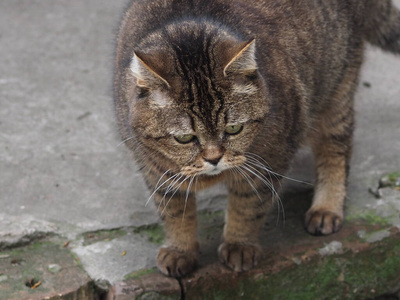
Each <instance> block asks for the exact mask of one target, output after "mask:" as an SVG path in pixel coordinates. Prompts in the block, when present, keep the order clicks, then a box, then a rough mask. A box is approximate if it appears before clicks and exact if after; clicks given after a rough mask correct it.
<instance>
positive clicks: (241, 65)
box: [224, 39, 258, 76]
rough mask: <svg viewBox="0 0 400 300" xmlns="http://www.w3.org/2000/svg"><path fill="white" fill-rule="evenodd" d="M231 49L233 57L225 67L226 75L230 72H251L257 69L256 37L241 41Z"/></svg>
mask: <svg viewBox="0 0 400 300" xmlns="http://www.w3.org/2000/svg"><path fill="white" fill-rule="evenodd" d="M230 50H231V52H232V54H231V57H232V58H231V60H230V61H229V62H228V63H227V65H226V66H225V68H224V76H228V75H229V74H250V73H253V72H255V71H257V68H258V67H257V62H256V40H255V39H253V40H251V41H250V42H245V43H241V44H239V45H237V46H236V47H233V48H231V49H230Z"/></svg>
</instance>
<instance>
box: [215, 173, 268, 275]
mask: <svg viewBox="0 0 400 300" xmlns="http://www.w3.org/2000/svg"><path fill="white" fill-rule="evenodd" d="M228 188H229V197H228V209H227V212H226V223H225V227H224V233H223V243H222V244H221V245H220V247H219V249H218V253H219V258H220V261H221V262H222V263H223V264H225V265H226V266H228V267H229V268H231V269H232V270H234V271H236V272H242V271H247V270H250V269H252V268H254V267H255V266H256V265H257V264H258V262H259V260H260V257H261V247H260V244H259V234H260V231H261V228H262V226H263V225H264V222H265V219H266V216H267V213H268V211H269V209H270V207H271V204H272V197H271V192H270V191H267V190H266V188H265V186H264V185H263V183H262V181H261V180H259V179H258V178H253V177H252V175H251V174H246V173H243V178H241V179H240V180H239V181H236V180H233V181H232V182H231V183H230V184H229V185H228Z"/></svg>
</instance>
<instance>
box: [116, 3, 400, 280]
mask: <svg viewBox="0 0 400 300" xmlns="http://www.w3.org/2000/svg"><path fill="white" fill-rule="evenodd" d="M364 41H369V42H370V43H372V44H375V45H378V46H380V47H382V48H383V49H384V50H387V51H391V52H393V53H400V13H399V11H398V10H397V9H396V8H394V7H393V6H392V3H391V1H390V0H382V1H381V0H379V1H368V0H329V1H315V0H280V1H269V0H255V1H245V0H229V1H228V0H193V1H187V0H153V1H146V0H135V1H131V2H130V4H129V6H128V8H127V10H126V12H125V15H124V18H123V20H122V24H121V28H120V32H119V35H118V40H117V49H116V60H115V75H114V100H115V107H116V116H117V121H118V125H119V129H120V133H121V136H122V139H123V141H124V142H125V144H126V145H127V146H128V147H129V148H130V149H131V150H132V151H133V153H134V156H135V158H136V160H137V163H138V165H139V166H140V168H141V170H142V173H143V176H144V178H145V181H146V184H147V185H148V187H149V190H150V191H151V192H152V195H151V197H150V198H151V199H154V201H155V204H156V207H157V209H158V212H159V214H160V217H161V219H162V220H163V222H164V224H165V232H166V243H165V245H164V246H163V247H162V248H161V249H160V252H159V255H158V267H159V269H160V270H161V272H162V273H164V274H166V275H170V276H174V277H181V276H184V275H186V274H188V273H190V272H191V271H193V270H194V268H195V267H196V265H197V263H198V251H199V243H198V240H197V233H196V231H197V217H196V202H195V192H196V191H197V190H200V189H202V188H206V187H208V186H210V185H213V184H215V183H218V182H225V183H226V184H227V186H228V190H229V196H228V197H229V199H228V200H229V201H228V203H229V204H228V208H227V214H226V224H225V228H224V232H223V243H222V244H221V246H220V248H219V255H220V259H221V261H222V262H223V263H225V264H226V265H227V266H228V267H230V268H231V269H233V270H235V271H245V270H248V269H250V268H252V267H254V266H255V265H256V264H257V262H258V261H259V259H260V254H261V249H260V247H259V241H258V234H259V231H260V228H261V227H262V225H263V224H264V221H265V218H266V215H267V212H268V211H269V209H270V207H271V206H272V205H273V204H274V202H276V201H279V196H278V192H279V191H278V188H279V181H280V180H281V179H282V177H283V174H284V173H285V172H286V170H287V169H288V168H289V166H290V163H291V161H292V159H293V156H294V154H295V153H296V151H297V150H298V149H299V147H301V146H302V145H304V144H305V143H309V144H310V145H311V146H312V149H313V151H314V154H315V157H316V159H315V161H316V173H317V182H316V188H315V196H314V199H313V203H312V206H311V208H310V209H309V211H308V212H307V213H306V216H305V227H306V229H307V230H308V231H309V232H310V233H311V234H315V235H320V234H331V233H334V232H336V231H338V230H339V229H340V227H341V226H342V220H343V202H344V199H345V195H346V181H347V174H348V171H349V161H350V156H351V150H352V135H353V129H354V112H353V98H354V93H355V90H356V86H357V81H358V75H359V69H360V66H361V64H362V59H363V48H364Z"/></svg>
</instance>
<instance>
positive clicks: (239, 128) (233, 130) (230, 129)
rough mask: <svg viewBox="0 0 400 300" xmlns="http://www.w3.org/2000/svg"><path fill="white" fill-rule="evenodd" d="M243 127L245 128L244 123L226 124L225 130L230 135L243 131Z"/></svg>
mask: <svg viewBox="0 0 400 300" xmlns="http://www.w3.org/2000/svg"><path fill="white" fill-rule="evenodd" d="M242 129H243V125H242V124H237V125H231V126H226V128H225V132H226V133H227V134H230V135H235V134H238V133H240V132H241V131H242Z"/></svg>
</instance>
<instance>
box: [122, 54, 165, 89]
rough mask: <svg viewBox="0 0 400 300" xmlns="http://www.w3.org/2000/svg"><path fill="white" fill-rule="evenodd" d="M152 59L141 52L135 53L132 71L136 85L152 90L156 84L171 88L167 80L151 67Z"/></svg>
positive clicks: (131, 66)
mask: <svg viewBox="0 0 400 300" xmlns="http://www.w3.org/2000/svg"><path fill="white" fill-rule="evenodd" d="M151 63H152V57H151V55H146V54H143V53H139V52H136V51H135V52H134V54H133V57H132V61H131V65H130V70H131V72H132V74H133V76H134V77H135V78H136V85H137V86H138V87H141V88H150V87H151V86H154V85H156V84H163V85H165V86H167V87H170V85H169V83H168V81H167V80H165V79H164V78H163V77H161V75H159V74H158V72H157V71H156V70H155V69H154V68H152V67H151Z"/></svg>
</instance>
